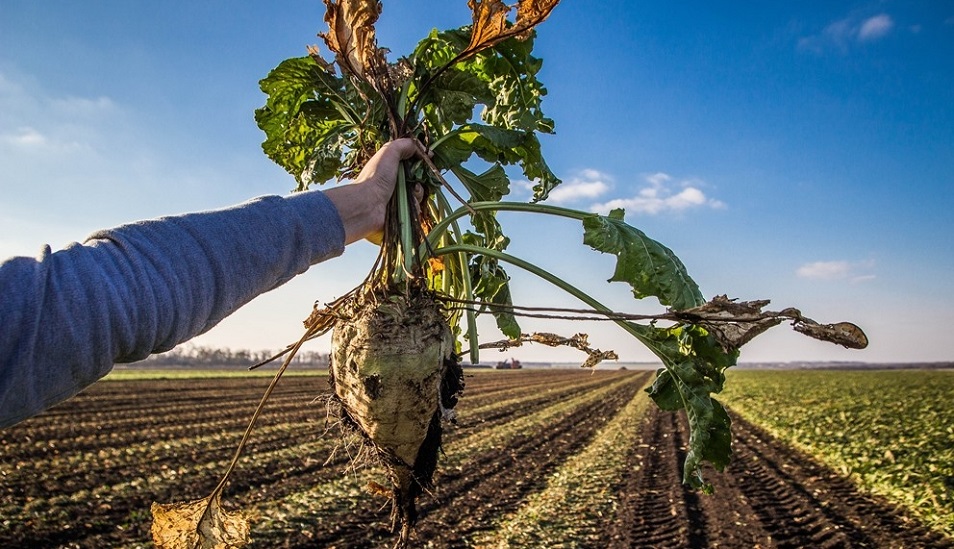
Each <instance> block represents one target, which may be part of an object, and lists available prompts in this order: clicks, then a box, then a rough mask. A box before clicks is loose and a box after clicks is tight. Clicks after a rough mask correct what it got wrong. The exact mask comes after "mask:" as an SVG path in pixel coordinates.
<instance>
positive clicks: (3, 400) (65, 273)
mask: <svg viewBox="0 0 954 549" xmlns="http://www.w3.org/2000/svg"><path fill="white" fill-rule="evenodd" d="M410 146H411V147H413V144H410ZM411 150H412V149H411ZM411 150H409V148H408V145H401V144H398V145H388V146H386V147H385V148H384V149H382V150H381V151H379V154H378V155H376V156H375V157H374V159H372V161H371V162H369V164H368V166H367V167H366V169H365V170H363V171H362V172H361V174H360V175H359V177H358V178H357V179H356V182H355V183H354V184H351V185H345V186H342V187H336V188H334V189H332V190H329V191H327V192H325V193H322V192H317V191H311V192H304V193H298V194H294V195H291V196H288V197H278V196H269V197H263V198H259V199H255V200H252V201H250V202H247V203H245V204H242V205H239V206H236V207H233V208H227V209H224V210H217V211H211V212H201V213H194V214H187V215H182V216H174V217H166V218H161V219H157V220H151V221H143V222H139V223H133V224H129V225H125V226H122V227H118V228H115V229H109V230H105V231H99V232H97V233H95V234H94V235H92V236H91V237H90V238H89V239H88V240H87V241H86V242H85V243H84V244H82V245H80V244H73V245H71V246H69V247H67V248H66V249H65V250H62V251H58V252H55V253H52V252H51V251H50V249H49V248H48V247H47V248H45V249H44V251H43V253H42V254H41V257H39V258H37V259H34V258H26V257H18V258H13V259H10V260H8V261H6V262H4V263H3V264H2V265H0V427H3V426H7V425H12V424H13V423H16V422H18V421H20V420H22V419H24V418H26V417H29V416H31V415H34V414H36V413H38V412H39V411H41V410H43V409H45V408H48V407H50V406H52V405H53V404H55V403H57V402H60V401H62V400H65V399H67V398H69V397H70V396H73V395H74V394H76V393H77V392H79V391H80V390H82V389H83V388H84V387H86V386H88V385H89V384H91V383H93V382H94V381H96V380H97V379H99V378H100V377H102V376H104V375H106V373H108V372H109V370H110V369H111V368H112V366H113V364H114V363H116V362H131V361H135V360H140V359H142V358H145V357H146V356H148V355H149V354H151V353H154V352H161V351H165V350H168V349H171V348H172V347H174V346H175V345H177V344H179V343H182V342H184V341H187V340H189V339H191V338H192V337H195V336H196V335H198V334H201V333H203V332H205V331H207V330H209V329H210V328H212V327H213V326H215V325H216V324H217V323H218V322H220V321H221V320H222V319H224V318H225V317H226V316H228V315H230V314H231V313H232V312H234V311H235V310H237V309H238V308H239V307H241V306H242V305H244V304H245V303H247V302H249V301H251V300H252V299H253V298H254V297H256V296H257V295H259V294H261V293H263V292H266V291H268V290H271V289H273V288H275V287H277V286H280V285H281V284H283V283H284V282H286V281H288V280H289V279H291V278H292V277H294V276H295V275H297V274H299V273H302V272H304V271H305V270H306V269H308V267H309V266H310V265H312V264H315V263H318V262H320V261H324V260H325V259H329V258H331V257H335V256H337V255H340V254H341V253H342V252H343V250H344V246H345V244H346V243H350V242H353V241H355V240H358V239H360V238H364V237H366V236H368V235H369V234H371V233H373V232H375V231H376V230H379V229H380V228H381V226H383V222H384V214H383V212H384V209H385V206H384V204H386V202H387V199H388V198H389V197H390V194H391V192H393V187H394V180H395V174H396V170H397V166H398V163H399V160H400V159H401V158H405V157H407V156H410V154H412V153H411ZM405 153H406V155H405ZM375 159H376V160H375ZM382 202H383V204H382Z"/></svg>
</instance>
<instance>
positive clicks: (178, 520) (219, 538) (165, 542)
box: [152, 493, 249, 549]
mask: <svg viewBox="0 0 954 549" xmlns="http://www.w3.org/2000/svg"><path fill="white" fill-rule="evenodd" d="M152 540H153V542H154V543H155V544H156V547H157V548H158V549H237V548H239V547H244V546H245V545H247V544H248V541H249V525H248V521H247V520H246V519H245V517H243V516H242V515H241V514H239V513H229V512H227V511H225V510H224V509H222V501H221V497H220V496H219V494H218V493H216V494H214V495H212V496H209V497H207V498H202V499H197V500H193V501H186V502H182V503H153V504H152Z"/></svg>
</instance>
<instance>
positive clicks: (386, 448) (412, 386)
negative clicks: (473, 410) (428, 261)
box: [330, 289, 463, 547]
mask: <svg viewBox="0 0 954 549" xmlns="http://www.w3.org/2000/svg"><path fill="white" fill-rule="evenodd" d="M337 312H338V313H339V314H340V315H341V316H340V317H339V321H338V322H337V324H336V325H335V328H334V331H333V333H332V354H331V366H330V371H331V376H330V383H331V384H332V388H333V391H334V397H333V398H334V399H336V400H337V401H338V402H339V404H340V405H341V406H340V408H341V411H342V414H343V415H344V416H345V419H346V420H347V421H348V423H350V424H351V425H352V426H353V427H354V428H355V429H356V430H358V431H359V432H360V433H361V434H362V435H363V436H364V437H365V438H366V440H367V441H369V442H370V443H371V444H372V445H373V447H374V449H375V450H376V452H375V454H376V455H377V456H378V457H379V458H380V461H381V463H382V465H384V466H385V468H386V469H387V471H388V477H389V480H390V483H391V499H392V511H391V526H392V529H393V530H395V531H398V530H400V534H401V535H400V538H399V541H398V546H399V547H400V546H403V545H404V544H406V543H407V540H408V537H409V536H410V532H411V528H412V527H413V525H414V523H415V521H416V519H417V512H416V507H415V501H416V499H417V497H418V496H419V495H421V493H423V491H424V490H426V489H428V488H430V487H431V486H432V484H433V476H434V470H435V468H436V466H437V458H438V453H439V451H440V445H441V435H442V432H443V426H442V423H443V422H444V421H449V420H453V408H454V406H455V405H456V404H457V399H458V398H459V396H460V393H461V391H462V390H463V377H462V370H461V368H460V364H459V362H458V358H457V356H456V355H455V353H454V349H455V344H454V336H453V334H452V332H451V329H450V327H449V326H448V323H447V320H446V318H445V315H444V312H443V307H442V305H441V303H440V302H439V301H438V300H437V299H436V298H435V296H434V295H433V294H432V293H430V292H428V291H426V290H423V289H415V290H411V291H410V293H408V294H404V293H389V292H387V291H386V290H377V291H373V292H369V293H367V294H364V295H362V294H357V295H356V296H355V297H354V298H353V299H352V300H350V302H348V303H347V304H345V305H344V306H342V307H341V308H339V309H338V310H337Z"/></svg>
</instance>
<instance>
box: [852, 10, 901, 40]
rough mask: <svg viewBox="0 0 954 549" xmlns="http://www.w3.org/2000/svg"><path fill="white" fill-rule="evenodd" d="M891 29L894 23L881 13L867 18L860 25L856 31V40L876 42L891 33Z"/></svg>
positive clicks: (889, 17)
mask: <svg viewBox="0 0 954 549" xmlns="http://www.w3.org/2000/svg"><path fill="white" fill-rule="evenodd" d="M892 28H894V21H893V20H892V19H891V16H890V15H888V14H885V13H882V14H880V15H875V16H874V17H869V18H868V19H865V20H864V22H863V23H861V28H860V29H858V40H861V41H866V40H877V39H878V38H881V37H883V36H885V35H886V34H888V33H889V32H891V29H892Z"/></svg>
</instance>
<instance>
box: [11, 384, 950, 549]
mask: <svg viewBox="0 0 954 549" xmlns="http://www.w3.org/2000/svg"><path fill="white" fill-rule="evenodd" d="M649 378H650V374H649V373H647V372H631V371H629V372H628V371H616V372H603V371H598V372H592V373H591V372H584V371H577V370H553V371H528V370H523V371H513V372H481V373H479V374H476V375H472V376H469V377H468V378H467V386H466V389H465V396H464V398H463V399H462V400H461V403H460V405H459V407H458V413H459V422H458V424H457V425H454V426H450V427H449V428H448V430H447V433H446V438H445V447H444V450H445V455H443V456H442V461H441V463H440V465H439V468H438V474H437V487H436V489H435V490H434V492H433V493H431V494H428V495H425V497H423V498H422V501H421V502H420V511H421V519H420V522H419V526H418V529H417V532H416V534H415V538H414V542H415V544H416V545H417V546H421V547H507V546H510V547H532V546H536V547H554V546H561V547H954V545H952V544H951V542H950V540H948V539H946V538H944V537H942V536H940V535H939V534H936V533H932V532H931V531H929V530H927V529H926V528H924V527H922V526H919V525H918V524H917V523H916V522H914V521H912V520H909V519H907V518H905V517H904V516H903V515H902V514H900V513H899V512H898V511H897V510H895V509H894V508H893V507H891V506H889V505H888V504H887V503H885V502H882V501H878V500H875V499H872V498H870V497H868V496H864V495H862V494H861V493H859V492H858V491H857V490H856V489H855V488H854V487H853V485H852V484H851V483H849V482H848V481H846V480H844V479H842V478H841V477H839V476H838V475H837V474H835V473H833V472H832V471H830V470H828V469H826V468H824V467H822V466H821V465H818V464H817V463H816V462H815V461H814V460H812V459H810V458H808V457H806V456H804V455H801V454H799V453H797V452H796V451H794V450H792V449H790V448H789V447H787V446H785V445H782V444H780V443H779V442H777V441H775V440H773V439H772V438H771V437H770V436H769V435H767V434H766V433H765V432H763V431H761V430H760V429H759V428H758V427H755V426H753V425H751V424H749V423H747V422H745V421H743V420H741V419H739V418H737V417H734V418H733V420H734V432H735V441H734V449H735V452H736V459H735V461H734V463H733V465H731V466H730V467H729V469H728V470H727V471H726V472H725V473H723V474H718V473H715V472H710V474H709V479H710V480H712V481H713V483H714V485H715V488H716V495H714V496H711V497H709V496H703V495H701V494H696V493H693V492H689V491H686V490H685V489H684V488H683V487H682V486H681V484H680V478H681V472H680V465H681V462H682V458H683V453H684V447H685V444H686V439H687V436H688V433H687V430H686V427H685V424H684V421H683V420H682V418H681V417H679V416H676V415H672V414H665V413H659V412H658V411H656V409H655V407H654V406H652V405H650V404H649V403H648V400H647V399H646V397H645V394H644V393H643V391H641V388H642V387H643V386H644V385H645V384H646V383H647V382H648V381H649ZM267 382H268V380H267V379H261V378H239V379H191V380H190V379H180V380H150V381H108V382H101V383H99V384H97V385H95V386H93V387H92V388H90V389H89V390H87V391H86V392H84V393H83V394H81V395H80V396H78V397H76V398H74V399H73V400H70V401H69V402H66V403H64V404H63V405H61V406H59V407H57V408H55V409H53V410H51V411H49V412H48V413H46V414H44V415H42V416H39V417H36V418H33V419H31V420H28V421H26V422H23V423H21V424H19V425H17V426H15V427H13V428H10V429H7V430H4V431H0V547H4V548H15V547H24V548H26V547H30V548H43V547H76V548H87V547H89V548H93V547H97V548H98V547H148V546H151V543H149V534H148V529H149V520H150V519H149V506H150V503H151V502H153V501H159V502H169V501H180V500H186V499H194V498H199V497H203V496H205V495H207V494H208V492H209V491H211V489H212V488H213V487H214V486H215V484H216V483H217V481H218V478H219V475H220V474H221V472H223V471H224V469H225V466H226V465H227V463H228V461H229V460H230V459H231V455H232V451H233V450H234V447H235V445H236V444H237V442H238V440H239V438H240V437H241V433H242V431H243V430H244V428H245V424H246V421H247V418H248V416H249V415H250V414H251V412H252V409H253V408H254V406H255V404H256V403H257V401H258V399H259V398H260V396H261V394H262V392H263V390H264V387H265V385H267ZM326 391H327V381H326V379H325V378H323V377H318V376H316V377H296V378H289V379H286V380H284V381H283V382H282V383H281V384H280V385H279V388H278V390H277V391H276V393H275V394H274V396H273V398H272V400H271V401H270V404H269V406H268V407H267V408H266V413H265V415H264V416H263V418H262V420H261V421H260V424H259V428H258V429H257V431H256V432H255V434H254V435H253V437H252V441H251V444H250V446H249V448H248V450H247V452H246V457H245V458H243V460H242V462H241V463H240V465H239V468H238V470H237V471H236V473H235V475H233V481H232V482H231V483H230V484H229V486H228V487H227V488H226V490H225V503H226V506H227V507H232V508H236V507H241V508H243V509H245V510H246V511H247V512H248V513H249V514H250V516H251V518H252V520H253V531H252V535H253V546H255V547H302V548H303V547H379V546H388V544H389V543H390V542H391V537H390V535H389V533H388V531H387V521H388V512H389V507H388V504H387V502H386V501H385V500H382V499H381V498H379V497H377V496H374V495H372V494H370V493H368V492H367V490H366V486H367V484H368V482H369V480H379V481H380V480H381V479H380V478H379V477H378V476H377V473H378V472H377V471H375V470H373V469H368V468H363V469H359V470H357V471H354V470H352V469H350V468H349V467H348V463H349V459H348V454H349V451H353V448H350V449H349V448H348V447H341V445H340V444H339V443H340V441H339V440H338V439H336V438H335V437H334V436H332V435H331V434H329V433H328V432H326V424H325V419H324V410H323V409H322V408H321V406H320V405H318V404H315V403H313V401H314V399H315V397H316V396H318V395H319V394H321V393H324V392H326Z"/></svg>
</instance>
